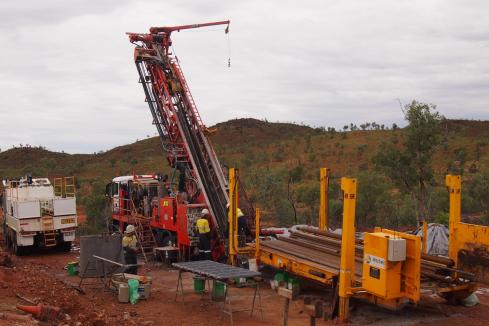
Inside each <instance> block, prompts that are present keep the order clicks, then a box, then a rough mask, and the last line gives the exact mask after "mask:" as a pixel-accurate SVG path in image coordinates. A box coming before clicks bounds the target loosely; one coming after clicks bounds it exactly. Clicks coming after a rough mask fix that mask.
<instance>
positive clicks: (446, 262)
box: [297, 226, 453, 267]
mask: <svg viewBox="0 0 489 326" xmlns="http://www.w3.org/2000/svg"><path fill="white" fill-rule="evenodd" d="M297 230H299V231H303V232H305V233H312V234H315V235H318V236H326V237H328V238H333V239H336V240H338V243H340V245H341V234H336V233H333V232H329V231H322V230H318V229H315V228H312V227H309V226H299V227H297ZM355 243H356V244H358V245H361V246H362V247H361V248H362V251H363V240H361V239H355ZM421 258H422V259H423V260H426V261H431V262H435V263H439V264H442V265H445V266H446V267H451V266H453V260H451V259H450V258H448V257H439V256H431V255H426V254H421Z"/></svg>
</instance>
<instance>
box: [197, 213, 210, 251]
mask: <svg viewBox="0 0 489 326" xmlns="http://www.w3.org/2000/svg"><path fill="white" fill-rule="evenodd" d="M209 217H210V214H209V210H208V209H207V208H204V209H203V210H202V212H201V216H200V218H199V219H198V220H197V222H195V226H196V229H197V233H198V234H199V257H200V259H201V260H211V229H210V227H209Z"/></svg>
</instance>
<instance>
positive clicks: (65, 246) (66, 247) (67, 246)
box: [58, 241, 71, 252]
mask: <svg viewBox="0 0 489 326" xmlns="http://www.w3.org/2000/svg"><path fill="white" fill-rule="evenodd" d="M58 248H59V250H60V251H62V252H70V250H71V241H63V242H61V243H60V244H58Z"/></svg>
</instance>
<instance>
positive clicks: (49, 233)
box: [41, 216, 56, 247]
mask: <svg viewBox="0 0 489 326" xmlns="http://www.w3.org/2000/svg"><path fill="white" fill-rule="evenodd" d="M41 224H42V231H43V233H44V246H46V247H54V246H55V245H56V231H55V230H54V220H53V217H52V216H43V217H42V218H41Z"/></svg>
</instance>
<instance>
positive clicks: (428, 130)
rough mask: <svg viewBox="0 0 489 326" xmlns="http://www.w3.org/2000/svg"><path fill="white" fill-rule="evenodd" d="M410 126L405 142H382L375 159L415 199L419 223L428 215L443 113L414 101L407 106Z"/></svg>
mask: <svg viewBox="0 0 489 326" xmlns="http://www.w3.org/2000/svg"><path fill="white" fill-rule="evenodd" d="M404 118H405V119H406V121H407V122H408V126H407V127H406V128H405V129H404V132H403V135H402V146H396V145H395V144H393V143H392V142H391V143H388V142H383V143H381V145H380V146H379V150H378V152H377V153H376V155H375V156H374V163H375V164H376V166H377V167H378V168H379V169H381V170H383V171H384V173H385V174H386V175H387V176H388V177H389V178H390V179H391V180H392V181H393V182H394V184H396V185H397V186H398V187H399V188H400V189H401V190H403V191H405V192H407V193H409V194H410V195H411V196H412V198H413V199H414V200H415V202H416V216H417V221H418V224H420V223H421V222H422V221H424V220H425V219H426V217H427V216H426V215H427V213H428V210H427V202H428V201H427V195H428V193H429V190H430V189H429V188H430V187H431V184H432V181H433V174H434V172H433V167H432V159H433V154H434V152H435V150H436V148H437V147H438V145H439V144H440V143H441V127H440V122H441V120H442V118H443V117H442V116H441V115H440V114H439V113H438V112H437V111H436V106H434V105H431V104H425V103H420V102H416V101H413V102H412V103H411V104H409V105H407V106H406V107H405V111H404Z"/></svg>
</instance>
